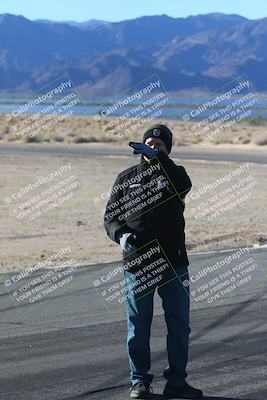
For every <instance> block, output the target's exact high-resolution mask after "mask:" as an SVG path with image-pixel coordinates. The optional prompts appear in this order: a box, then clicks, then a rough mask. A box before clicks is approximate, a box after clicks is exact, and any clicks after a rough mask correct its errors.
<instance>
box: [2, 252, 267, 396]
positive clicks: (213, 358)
mask: <svg viewBox="0 0 267 400" xmlns="http://www.w3.org/2000/svg"><path fill="white" fill-rule="evenodd" d="M266 254H267V252H266V249H258V250H252V251H251V254H250V255H251V256H253V258H254V259H255V261H256V262H257V264H258V265H260V266H261V267H262V268H263V274H262V276H261V277H260V279H259V280H258V281H257V282H250V283H249V284H248V285H247V286H246V287H245V289H243V290H242V291H240V292H237V293H236V294H235V295H228V296H227V297H226V300H225V301H224V302H223V303H218V304H217V303H214V304H212V305H211V306H209V307H207V306H203V307H202V308H201V309H200V308H196V304H195V301H194V300H193V301H192V300H191V328H192V333H191V346H190V362H189V365H188V373H189V375H188V381H189V383H191V384H193V385H196V386H199V387H201V388H202V389H203V391H204V393H205V395H206V400H215V399H216V400H238V399H250V400H266V398H267V383H266V373H267V367H266V354H267V336H266V330H267V319H266V309H267V290H266V289H267V280H266V275H264V274H265V273H266V267H267V265H266ZM224 256H225V254H224V253H223V254H219V253H218V254H203V255H191V256H190V271H195V270H200V269H201V268H202V266H203V265H207V264H209V263H211V262H212V263H215V262H216V261H218V260H221V259H222V257H224ZM110 269H111V266H110V265H107V264H103V265H89V266H81V267H80V268H79V269H78V270H77V271H76V272H75V273H74V279H73V282H72V283H71V284H69V286H68V287H67V289H66V288H65V289H64V291H62V292H55V293H53V294H51V295H49V296H48V299H47V300H46V301H44V302H39V303H36V304H35V305H34V307H33V306H32V305H29V304H20V303H18V302H17V301H16V300H15V298H14V296H13V295H11V294H9V293H8V292H7V290H6V287H5V286H4V284H1V285H0V299H1V302H0V315H1V318H0V321H1V322H0V354H1V356H0V357H1V363H0V398H1V399H4V400H21V399H23V400H39V399H40V400H63V399H64V400H86V399H92V400H106V399H114V400H115V399H116V400H122V399H127V398H128V388H129V369H128V360H127V354H126V320H125V311H124V308H123V305H122V306H121V307H116V306H114V307H113V306H111V307H109V308H108V309H107V307H106V303H105V301H104V300H103V298H102V297H101V295H100V294H99V293H98V292H97V290H96V288H95V287H93V284H92V282H93V281H94V279H95V277H96V276H99V274H102V273H104V272H105V271H109V270H110ZM41 273H42V271H37V272H36V273H35V275H36V276H38V275H39V274H41ZM1 279H2V280H5V279H7V276H6V275H5V276H4V275H2V276H1ZM31 279H32V277H31ZM24 282H25V284H26V283H27V278H25V281H24ZM165 334H166V328H165V323H164V318H163V314H162V309H161V304H160V301H159V296H158V295H157V294H155V313H154V320H153V326H152V339H151V348H152V372H153V373H154V374H155V378H154V382H153V388H154V392H155V395H154V397H153V398H154V399H163V396H162V395H161V394H160V393H162V389H163V387H164V378H163V377H162V371H163V368H164V367H165V362H166V351H165V340H166V339H165Z"/></svg>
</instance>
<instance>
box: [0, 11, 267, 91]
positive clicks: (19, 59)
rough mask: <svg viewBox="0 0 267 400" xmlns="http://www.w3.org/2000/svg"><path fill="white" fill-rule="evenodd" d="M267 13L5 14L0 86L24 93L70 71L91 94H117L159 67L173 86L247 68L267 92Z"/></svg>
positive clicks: (215, 82) (217, 81)
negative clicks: (57, 17)
mask: <svg viewBox="0 0 267 400" xmlns="http://www.w3.org/2000/svg"><path fill="white" fill-rule="evenodd" d="M266 71H267V18H263V19H258V20H248V19H246V18H244V17H241V16H239V15H225V14H220V13H215V14H206V15H197V16H190V17H187V18H171V17H169V16H167V15H160V16H146V17H141V18H137V19H133V20H126V21H121V22H116V23H110V22H106V21H95V20H89V21H86V22H82V23H75V22H73V21H66V22H62V23H59V22H53V21H47V20H37V21H31V20H28V19H26V18H24V17H23V16H15V15H11V14H2V15H0V92H1V93H2V94H9V95H15V94H16V95H17V94H19V95H24V94H27V93H29V92H32V91H35V90H38V89H39V88H40V87H42V86H44V85H45V84H47V83H49V82H51V81H53V80H55V79H57V78H58V77H60V76H62V75H63V74H64V73H65V72H67V73H68V74H69V75H70V76H71V78H72V80H73V82H74V84H75V85H76V87H77V89H78V90H79V91H80V93H81V94H82V95H83V96H84V97H85V98H88V99H90V98H92V99H94V98H100V97H102V98H103V97H105V98H106V97H112V96H116V95H118V94H119V93H120V92H122V91H124V90H127V89H128V88H130V87H132V86H133V85H135V84H137V83H138V82H140V81H142V80H144V79H146V78H148V77H149V76H151V75H153V74H158V75H159V77H160V79H161V80H162V82H163V84H164V85H165V87H166V89H167V90H168V91H170V92H177V91H181V90H187V91H189V90H190V91H193V90H194V91H196V90H198V91H206V92H207V91H212V90H215V89H216V88H218V87H219V86H221V85H222V84H226V83H228V82H229V81H230V80H232V79H234V78H236V77H238V76H240V75H242V74H244V73H245V74H247V75H248V76H249V78H250V80H251V81H252V82H253V83H254V86H255V88H256V90H257V91H259V92H264V91H267V76H266Z"/></svg>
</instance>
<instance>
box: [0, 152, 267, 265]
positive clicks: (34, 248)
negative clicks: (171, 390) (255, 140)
mask: <svg viewBox="0 0 267 400" xmlns="http://www.w3.org/2000/svg"><path fill="white" fill-rule="evenodd" d="M87 146H88V145H87ZM261 148H262V147H261ZM255 151H256V150H255ZM173 160H174V161H175V163H176V164H177V165H183V166H184V167H185V169H186V171H187V173H188V174H189V176H190V178H191V180H192V183H193V188H192V190H191V193H197V192H198V190H199V189H200V188H202V187H203V186H205V185H207V184H210V183H212V182H215V181H216V179H219V178H221V177H223V176H226V175H229V174H231V171H234V170H236V169H237V167H238V165H237V164H235V163H231V162H219V161H216V162H205V161H193V160H192V161H191V160H186V161H185V160H183V161H182V160H179V159H173ZM138 162H139V158H138V156H133V155H131V154H129V157H125V156H116V157H115V156H94V157H91V158H79V157H64V156H58V157H57V156H56V157H55V156H36V155H32V154H31V155H30V154H28V155H27V156H26V155H14V154H12V155H11V154H3V155H2V156H1V158H0V164H1V174H0V190H1V198H2V200H4V201H2V204H1V210H2V211H1V214H0V218H1V221H0V222H1V224H0V237H1V241H0V251H1V265H0V271H1V272H11V271H18V270H23V269H25V268H26V267H28V266H32V265H34V264H36V263H37V262H40V261H41V260H43V259H44V258H46V257H48V256H50V255H51V254H54V253H55V252H57V251H58V250H59V249H60V248H63V247H66V246H70V247H71V257H72V258H74V259H76V260H77V261H78V262H79V263H98V262H110V261H115V260H119V259H120V258H121V250H120V247H119V246H118V245H117V244H116V243H114V242H112V241H111V240H110V239H109V238H108V236H107V235H106V232H105V230H104V227H103V212H104V208H105V205H106V201H107V200H106V199H107V197H106V196H107V193H108V191H109V190H110V189H111V186H112V184H113V183H114V181H115V178H116V175H117V174H118V173H119V172H121V171H122V170H123V169H125V168H127V167H129V166H132V165H135V164H137V163H138ZM65 164H68V165H69V166H70V170H68V171H66V172H64V173H62V175H61V176H60V177H57V178H55V179H58V181H57V182H59V180H62V179H63V178H64V179H65V178H66V177H68V176H74V177H75V179H76V181H78V182H79V184H78V185H77V186H76V187H75V188H74V189H73V191H72V192H71V193H72V197H71V198H66V199H65V200H64V202H63V201H62V202H61V204H60V205H59V206H58V207H57V208H52V209H50V210H47V211H46V212H45V213H44V214H43V215H41V216H39V217H36V218H35V219H33V220H29V218H27V217H23V218H21V217H20V218H18V209H20V207H22V204H23V202H24V201H26V199H27V200H28V201H29V199H33V198H34V197H36V198H37V194H38V192H37V191H36V190H37V189H32V190H31V191H30V192H28V193H27V195H25V196H24V195H23V196H22V197H21V198H18V194H19V193H22V192H21V189H22V188H25V187H27V185H29V184H33V183H34V182H36V181H38V179H39V178H40V177H45V176H48V175H49V174H51V172H52V171H55V170H58V169H59V168H60V167H61V166H62V165H65ZM244 176H253V182H254V185H253V186H251V188H249V189H248V192H250V195H249V196H247V199H246V200H244V201H243V202H241V203H239V204H237V205H236V206H234V207H232V208H231V209H229V210H226V211H225V212H223V213H222V214H221V215H219V216H217V217H216V218H214V219H212V220H211V221H207V219H206V218H196V214H194V209H195V208H196V207H198V205H199V204H200V203H199V202H201V201H202V203H203V205H204V201H205V200H207V198H210V197H212V196H213V195H214V190H212V191H208V192H207V194H206V195H205V196H206V197H205V196H204V197H201V198H200V199H199V200H197V201H196V200H193V199H191V200H190V201H189V203H188V204H187V205H186V209H185V219H186V244H187V249H188V250H190V251H201V250H214V249H222V248H229V247H239V246H244V245H259V244H262V243H264V242H265V241H266V240H267V228H266V227H267V214H266V212H265V207H264V206H265V196H266V192H267V179H266V178H267V166H266V165H262V164H250V165H249V169H248V170H247V171H245V172H244V175H242V177H244ZM236 179H239V180H240V178H239V177H237V178H233V181H236ZM55 182H56V181H53V182H48V183H46V184H44V185H43V188H42V189H41V190H49V188H50V187H51V185H52V184H54V183H55ZM231 184H232V181H231V182H230V183H227V185H226V187H225V186H224V189H225V188H227V187H229V185H231ZM39 189H40V188H39ZM39 189H38V190H39ZM219 190H220V188H218V189H216V190H215V192H218V191H219ZM248 192H247V193H248ZM13 193H16V196H17V200H16V201H14V202H11V203H10V202H9V201H8V200H7V199H10V196H11V194H13ZM47 193H48V192H47ZM225 193H226V192H225ZM32 201H34V200H32ZM36 201H37V200H36ZM23 207H24V209H27V208H29V207H30V205H29V204H28V205H27V204H26V205H25V204H24V206H23ZM69 258H70V256H67V257H66V259H69Z"/></svg>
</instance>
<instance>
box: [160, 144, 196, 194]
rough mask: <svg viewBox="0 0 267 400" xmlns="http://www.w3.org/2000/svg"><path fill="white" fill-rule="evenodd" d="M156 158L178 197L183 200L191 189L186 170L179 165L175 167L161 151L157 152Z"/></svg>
mask: <svg viewBox="0 0 267 400" xmlns="http://www.w3.org/2000/svg"><path fill="white" fill-rule="evenodd" d="M157 158H158V160H159V162H160V164H161V166H162V169H163V171H164V172H165V173H166V175H167V178H168V179H169V180H170V182H171V183H172V185H173V186H174V187H175V189H176V191H177V192H178V195H179V197H180V198H181V199H184V198H185V196H186V195H187V193H188V192H189V191H190V190H191V187H192V182H191V179H190V178H189V176H188V175H187V173H186V170H185V169H184V167H182V166H181V165H179V166H178V165H176V164H175V163H174V162H173V161H172V160H171V159H170V158H169V156H168V155H167V154H165V153H164V152H163V151H161V150H159V153H158V156H157Z"/></svg>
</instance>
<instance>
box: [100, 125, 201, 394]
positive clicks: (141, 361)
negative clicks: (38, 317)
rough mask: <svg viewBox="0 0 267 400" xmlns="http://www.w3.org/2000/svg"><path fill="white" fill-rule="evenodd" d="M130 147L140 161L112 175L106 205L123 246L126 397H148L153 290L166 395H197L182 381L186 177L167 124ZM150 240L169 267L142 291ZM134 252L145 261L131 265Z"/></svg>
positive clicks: (186, 330) (111, 229)
mask: <svg viewBox="0 0 267 400" xmlns="http://www.w3.org/2000/svg"><path fill="white" fill-rule="evenodd" d="M129 145H130V146H131V147H132V148H133V149H134V152H133V153H134V154H140V155H141V161H140V163H139V164H138V165H135V166H133V167H130V168H128V169H126V170H124V171H123V172H121V173H120V174H119V175H118V176H117V179H116V181H115V183H114V185H113V188H112V190H111V195H110V198H109V201H108V203H107V206H106V211H105V216H104V225H105V229H106V232H107V234H108V236H109V237H110V238H111V239H112V240H113V241H114V242H116V243H118V244H120V245H121V247H122V250H123V265H124V277H125V293H126V296H125V297H126V301H125V304H126V310H127V323H128V337H127V345H128V356H129V364H130V370H131V374H130V377H131V383H132V386H131V388H130V397H132V398H138V399H146V398H149V397H150V395H151V386H150V384H151V382H152V379H153V375H152V374H150V373H149V370H150V345H149V341H150V327H151V322H152V317H153V297H154V293H155V290H156V288H157V290H158V294H159V296H160V297H161V299H162V307H163V310H164V316H165V321H166V324H167V330H168V334H167V352H168V365H167V367H166V368H165V370H164V373H163V376H164V377H165V378H166V380H167V383H166V385H165V388H164V392H163V393H164V395H165V396H167V397H168V398H177V399H181V398H182V399H201V398H202V391H201V390H199V389H195V388H193V387H192V386H190V385H188V383H187V382H186V376H187V373H186V365H187V360H188V345H189V334H190V331H191V329H190V327H189V307H190V304H189V286H188V285H189V277H188V269H187V266H188V265H189V262H188V258H187V253H186V248H185V234H184V226H185V222H184V217H183V212H184V207H185V205H184V198H185V196H186V194H187V193H188V192H189V191H190V189H191V186H192V184H191V180H190V178H189V176H188V175H187V173H186V171H185V169H184V168H183V167H182V166H177V165H176V164H175V163H174V162H173V161H172V160H171V159H170V158H169V156H168V154H169V153H170V152H171V148H172V132H171V131H170V129H169V128H168V127H167V126H165V125H160V124H156V125H154V126H152V127H151V128H150V129H148V130H147V131H146V132H145V133H144V136H143V143H136V142H130V143H129ZM149 196H150V197H149ZM140 199H143V200H142V201H141V200H140ZM122 210H123V211H122ZM151 243H154V244H155V243H156V244H158V245H159V248H160V249H161V252H162V253H163V254H164V256H166V259H167V260H168V263H167V264H164V265H168V266H169V267H168V268H167V269H165V271H164V272H162V274H161V275H160V276H161V277H162V279H163V280H162V281H161V284H158V283H157V280H156V279H154V280H153V282H150V284H149V285H146V284H144V285H143V289H142V290H143V291H142V293H141V295H140V290H137V289H136V288H137V281H138V276H140V275H139V274H140V273H138V272H137V271H138V268H139V270H140V268H143V270H145V265H146V266H147V263H146V262H145V260H144V257H143V255H144V248H146V246H149V245H150V246H152V245H151ZM150 248H151V247H150ZM142 252H143V253H142ZM146 254H148V253H146ZM140 255H141V256H140ZM138 257H139V259H142V260H144V262H143V263H142V265H141V266H140V265H139V267H138V268H137V269H136V267H133V268H129V267H128V266H129V265H130V261H134V260H138ZM140 257H143V258H140ZM132 264H134V263H132ZM135 264H136V263H135ZM155 265H157V264H155ZM149 268H150V271H151V266H150V267H149ZM164 268H165V267H162V270H163V269H164ZM154 272H155V271H154ZM144 279H145V278H144ZM162 282H163V284H162Z"/></svg>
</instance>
